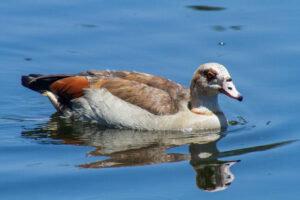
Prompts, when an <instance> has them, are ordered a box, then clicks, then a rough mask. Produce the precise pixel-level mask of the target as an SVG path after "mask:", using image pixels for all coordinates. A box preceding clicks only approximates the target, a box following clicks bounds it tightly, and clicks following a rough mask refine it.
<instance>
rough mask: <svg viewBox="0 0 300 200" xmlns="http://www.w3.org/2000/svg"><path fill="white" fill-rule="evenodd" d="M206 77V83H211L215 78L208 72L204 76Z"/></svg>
mask: <svg viewBox="0 0 300 200" xmlns="http://www.w3.org/2000/svg"><path fill="white" fill-rule="evenodd" d="M206 77H207V80H208V81H212V80H214V79H215V78H216V75H215V74H214V73H212V72H210V71H208V72H207V74H206Z"/></svg>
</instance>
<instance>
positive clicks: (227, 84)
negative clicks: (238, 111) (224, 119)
mask: <svg viewBox="0 0 300 200" xmlns="http://www.w3.org/2000/svg"><path fill="white" fill-rule="evenodd" d="M220 92H221V93H224V94H226V95H227V96H229V97H231V98H234V99H237V100H239V101H242V100H243V96H242V95H241V94H240V93H239V92H238V91H237V90H236V88H235V86H234V84H233V82H232V79H231V78H229V79H225V80H223V82H222V88H221V89H220Z"/></svg>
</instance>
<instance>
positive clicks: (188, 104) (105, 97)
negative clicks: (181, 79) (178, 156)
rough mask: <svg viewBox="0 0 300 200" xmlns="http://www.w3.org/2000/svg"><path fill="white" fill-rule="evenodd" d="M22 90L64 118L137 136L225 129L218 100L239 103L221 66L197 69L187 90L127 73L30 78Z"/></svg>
mask: <svg viewBox="0 0 300 200" xmlns="http://www.w3.org/2000/svg"><path fill="white" fill-rule="evenodd" d="M22 84H23V85H24V86H25V87H28V88H30V89H32V90H35V91H37V92H40V93H42V94H43V95H44V96H47V97H48V98H49V99H50V101H51V102H52V104H53V105H54V107H55V108H56V109H57V111H58V112H60V113H61V114H63V115H64V116H70V117H73V118H75V119H79V120H83V121H88V122H94V123H98V124H100V125H105V126H109V127H120V128H121V127H122V128H131V129H139V130H203V129H225V128H226V127H227V119H226V117H225V115H224V113H223V112H222V111H221V109H220V108H219V105H218V94H219V93H224V94H226V95H227V96H229V97H232V98H235V99H238V100H242V96H241V95H240V94H239V93H238V92H237V90H236V89H235V87H234V85H233V83H232V79H231V77H230V75H229V73H228V71H227V70H226V68H225V67H224V66H223V65H220V64H218V63H207V64H204V65H201V66H200V67H199V68H198V69H197V70H196V72H195V73H194V76H193V78H192V81H191V84H190V89H187V88H185V87H183V86H181V85H179V84H177V83H175V82H173V81H170V80H168V79H166V78H162V77H159V76H154V75H150V74H145V73H139V72H129V71H87V72H82V73H79V74H75V75H69V74H54V75H46V76H43V75H39V74H30V75H28V76H22Z"/></svg>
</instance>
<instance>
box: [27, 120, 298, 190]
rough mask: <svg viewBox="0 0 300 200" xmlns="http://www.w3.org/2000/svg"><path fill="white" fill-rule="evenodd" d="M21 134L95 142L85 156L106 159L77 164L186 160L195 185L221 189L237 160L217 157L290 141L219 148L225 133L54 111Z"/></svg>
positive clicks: (128, 164) (124, 164)
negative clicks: (146, 127)
mask: <svg viewBox="0 0 300 200" xmlns="http://www.w3.org/2000/svg"><path fill="white" fill-rule="evenodd" d="M22 137H24V138H29V139H34V140H36V141H37V142H39V143H43V144H45V143H46V144H47V143H48V144H49V143H51V144H71V145H80V146H91V147H95V150H93V151H91V152H87V155H88V156H107V157H109V158H107V159H105V160H100V161H97V162H93V163H85V164H79V165H77V167H80V168H118V167H133V166H144V165H153V164H160V163H169V162H179V161H184V160H190V165H191V166H192V167H193V169H194V170H195V172H196V184H197V186H198V187H199V189H201V190H205V191H220V190H224V189H226V188H227V187H228V186H229V185H230V184H231V182H232V181H233V180H234V175H233V174H232V172H231V171H230V167H231V166H232V165H234V164H236V163H238V162H240V160H220V159H224V158H227V157H230V156H237V155H242V154H246V153H250V152H256V151H264V150H268V149H272V148H276V147H278V146H281V145H285V144H288V143H291V142H293V141H285V142H280V143H273V144H268V145H262V146H254V147H249V148H243V149H235V150H230V151H223V152H220V151H219V150H218V148H217V143H218V142H219V141H220V140H221V139H222V138H223V137H225V134H224V133H220V132H213V131H206V132H157V131H156V132H149V131H135V130H119V129H107V128H102V127H99V126H97V125H92V124H87V123H82V122H77V121H76V122H74V121H73V122H72V121H71V120H67V119H62V118H60V117H58V116H57V115H56V114H55V115H53V116H52V118H51V121H50V122H48V123H45V124H40V125H37V127H36V128H34V129H27V130H24V131H23V132H22ZM183 145H189V154H184V153H167V152H166V150H168V149H171V148H173V147H178V146H183Z"/></svg>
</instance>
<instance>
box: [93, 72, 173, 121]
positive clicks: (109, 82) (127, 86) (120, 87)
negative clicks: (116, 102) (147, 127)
mask: <svg viewBox="0 0 300 200" xmlns="http://www.w3.org/2000/svg"><path fill="white" fill-rule="evenodd" d="M91 87H93V88H106V89H107V90H108V91H109V92H110V93H111V94H113V95H114V96H116V97H118V98H120V99H122V100H124V101H126V102H128V103H131V104H133V105H136V106H139V107H141V108H143V109H145V110H147V111H149V112H151V113H153V114H155V115H170V114H174V113H176V112H178V106H177V103H176V101H175V100H174V99H173V98H172V97H171V96H170V95H169V93H167V92H166V91H164V90H161V89H158V88H155V87H150V86H148V85H146V84H143V83H139V82H136V81H130V80H124V79H120V78H108V79H101V80H99V81H98V82H95V83H94V84H93V85H92V86H91Z"/></svg>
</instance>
